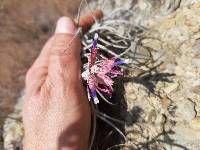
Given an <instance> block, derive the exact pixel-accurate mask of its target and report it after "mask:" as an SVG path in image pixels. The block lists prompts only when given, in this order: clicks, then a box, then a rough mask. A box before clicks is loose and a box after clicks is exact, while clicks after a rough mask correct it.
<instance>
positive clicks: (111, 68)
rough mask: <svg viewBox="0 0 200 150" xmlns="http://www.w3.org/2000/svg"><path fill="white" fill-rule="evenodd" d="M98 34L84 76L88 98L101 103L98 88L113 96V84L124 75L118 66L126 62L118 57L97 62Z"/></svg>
mask: <svg viewBox="0 0 200 150" xmlns="http://www.w3.org/2000/svg"><path fill="white" fill-rule="evenodd" d="M97 40H98V34H97V33H96V34H95V36H94V40H93V45H92V49H91V53H90V54H89V56H88V69H87V70H86V71H85V72H83V74H82V76H83V77H84V78H85V79H86V80H87V92H88V98H89V100H90V99H93V101H94V103H95V104H97V103H99V99H98V97H97V90H99V91H100V92H103V93H106V94H107V95H108V96H109V97H111V96H112V92H113V91H112V86H113V83H114V81H113V80H112V78H115V77H117V76H119V75H122V72H121V71H120V70H119V69H118V68H117V66H119V65H122V64H126V62H125V61H124V60H121V59H119V58H116V57H112V58H109V59H105V60H103V61H102V62H99V63H96V58H97V53H98V50H99V49H98V48H97Z"/></svg>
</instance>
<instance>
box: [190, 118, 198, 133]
mask: <svg viewBox="0 0 200 150" xmlns="http://www.w3.org/2000/svg"><path fill="white" fill-rule="evenodd" d="M190 126H191V127H192V128H193V129H194V130H197V131H199V132H200V117H196V118H194V119H193V120H192V121H191V123H190Z"/></svg>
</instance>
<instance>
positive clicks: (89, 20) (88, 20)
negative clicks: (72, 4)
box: [79, 10, 103, 33]
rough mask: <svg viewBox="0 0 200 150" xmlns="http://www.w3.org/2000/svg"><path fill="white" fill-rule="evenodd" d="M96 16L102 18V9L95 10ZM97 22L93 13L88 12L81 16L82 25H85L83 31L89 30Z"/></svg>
mask: <svg viewBox="0 0 200 150" xmlns="http://www.w3.org/2000/svg"><path fill="white" fill-rule="evenodd" d="M94 16H95V17H96V18H97V19H101V18H102V17H103V12H102V11H101V10H96V11H94ZM94 23H95V21H94V19H93V17H92V15H91V14H87V15H85V16H82V17H81V18H80V23H79V24H80V26H81V27H83V33H85V32H87V31H88V30H89V28H90V27H91V26H92V25H93V24H94Z"/></svg>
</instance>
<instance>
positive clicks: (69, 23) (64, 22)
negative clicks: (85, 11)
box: [56, 17, 77, 34]
mask: <svg viewBox="0 0 200 150" xmlns="http://www.w3.org/2000/svg"><path fill="white" fill-rule="evenodd" d="M76 31H77V27H76V25H75V23H74V21H73V20H72V19H71V18H69V17H61V18H60V19H59V20H58V22H57V26H56V33H66V34H75V33H76Z"/></svg>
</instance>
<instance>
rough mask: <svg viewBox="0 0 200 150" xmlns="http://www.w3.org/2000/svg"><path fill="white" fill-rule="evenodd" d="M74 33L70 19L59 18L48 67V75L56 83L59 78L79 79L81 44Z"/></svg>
mask: <svg viewBox="0 0 200 150" xmlns="http://www.w3.org/2000/svg"><path fill="white" fill-rule="evenodd" d="M76 33H77V26H76V24H75V23H74V21H73V20H72V19H71V18H68V17H61V18H60V19H59V20H58V22H57V27H56V31H55V35H54V36H53V40H52V48H51V54H50V58H49V67H48V75H49V76H51V77H52V78H53V79H54V80H55V81H56V82H57V81H58V80H57V78H60V77H64V78H65V79H66V77H67V78H72V77H73V78H76V79H77V78H80V74H81V61H80V50H81V44H80V39H79V37H78V36H77V37H76Z"/></svg>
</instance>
